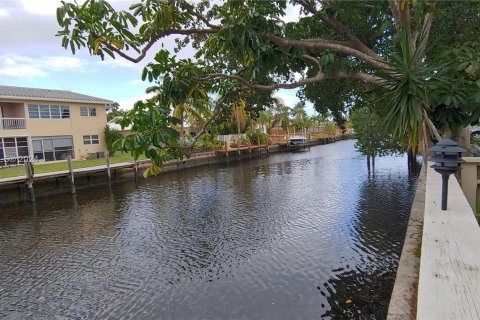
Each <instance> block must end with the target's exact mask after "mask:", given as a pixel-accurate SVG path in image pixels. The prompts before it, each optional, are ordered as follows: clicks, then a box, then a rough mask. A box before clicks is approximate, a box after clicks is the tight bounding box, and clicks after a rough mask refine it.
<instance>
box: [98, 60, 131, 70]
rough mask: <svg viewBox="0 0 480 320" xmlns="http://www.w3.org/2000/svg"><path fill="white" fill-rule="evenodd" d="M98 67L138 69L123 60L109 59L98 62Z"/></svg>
mask: <svg viewBox="0 0 480 320" xmlns="http://www.w3.org/2000/svg"><path fill="white" fill-rule="evenodd" d="M97 63H98V64H99V65H100V66H111V67H122V68H138V65H137V64H135V63H133V62H131V61H128V60H125V59H123V58H120V57H119V58H117V59H110V58H108V60H103V61H98V62H97Z"/></svg>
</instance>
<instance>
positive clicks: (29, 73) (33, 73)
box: [0, 65, 48, 78]
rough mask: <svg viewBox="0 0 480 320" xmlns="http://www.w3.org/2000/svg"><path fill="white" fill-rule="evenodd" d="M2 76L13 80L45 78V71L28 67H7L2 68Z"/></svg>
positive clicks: (0, 73)
mask: <svg viewBox="0 0 480 320" xmlns="http://www.w3.org/2000/svg"><path fill="white" fill-rule="evenodd" d="M0 75H3V76H7V77H13V78H32V77H45V76H47V75H48V73H46V72H45V71H42V70H40V69H37V68H35V67H32V66H27V65H16V66H5V67H3V68H0Z"/></svg>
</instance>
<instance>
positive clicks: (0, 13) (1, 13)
mask: <svg viewBox="0 0 480 320" xmlns="http://www.w3.org/2000/svg"><path fill="white" fill-rule="evenodd" d="M7 15H8V11H7V10H5V9H0V17H6V16H7Z"/></svg>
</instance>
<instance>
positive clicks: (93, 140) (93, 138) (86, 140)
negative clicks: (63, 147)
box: [83, 135, 100, 144]
mask: <svg viewBox="0 0 480 320" xmlns="http://www.w3.org/2000/svg"><path fill="white" fill-rule="evenodd" d="M99 143H100V140H98V135H89V136H83V144H99Z"/></svg>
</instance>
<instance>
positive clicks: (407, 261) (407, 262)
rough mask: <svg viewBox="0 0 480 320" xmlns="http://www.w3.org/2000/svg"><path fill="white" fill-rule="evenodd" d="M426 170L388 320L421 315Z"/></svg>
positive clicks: (416, 198)
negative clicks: (421, 258)
mask: <svg viewBox="0 0 480 320" xmlns="http://www.w3.org/2000/svg"><path fill="white" fill-rule="evenodd" d="M425 188H426V167H425V166H424V167H422V169H421V171H420V176H419V178H418V183H417V189H416V192H415V198H414V199H413V203H412V209H411V211H410V219H409V220H408V227H407V232H406V234H405V241H404V243H403V248H402V255H401V256H400V261H399V263H398V269H397V275H396V278H395V285H394V287H393V291H392V296H391V298H390V304H389V307H388V316H387V319H388V320H413V319H415V317H416V313H417V286H418V271H419V268H420V252H419V251H420V245H421V238H422V234H421V233H422V226H423V215H424V211H425Z"/></svg>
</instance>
